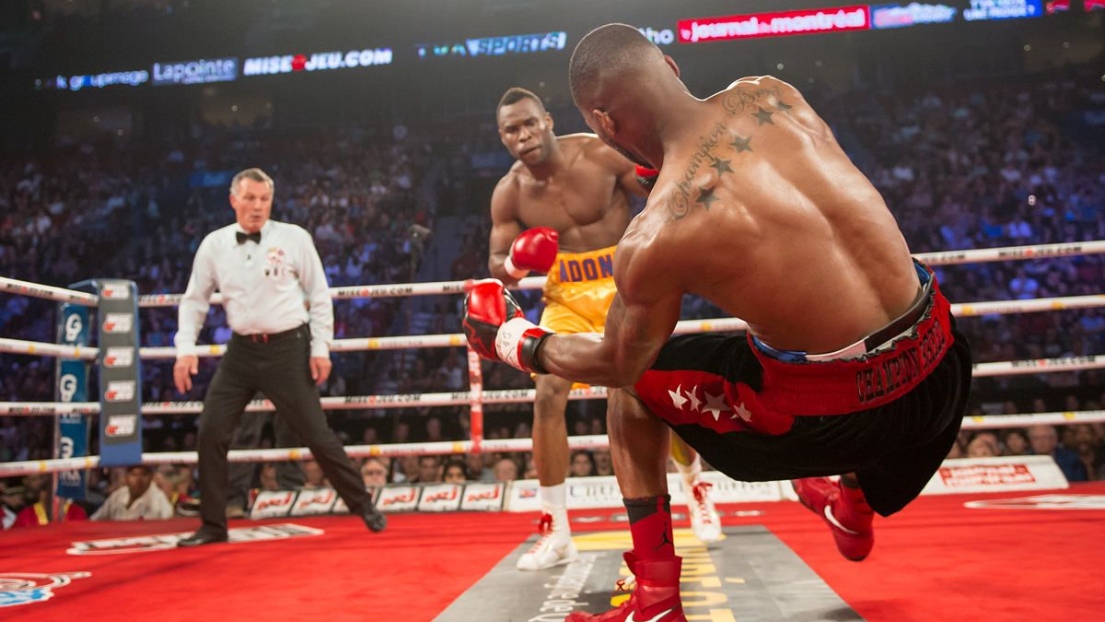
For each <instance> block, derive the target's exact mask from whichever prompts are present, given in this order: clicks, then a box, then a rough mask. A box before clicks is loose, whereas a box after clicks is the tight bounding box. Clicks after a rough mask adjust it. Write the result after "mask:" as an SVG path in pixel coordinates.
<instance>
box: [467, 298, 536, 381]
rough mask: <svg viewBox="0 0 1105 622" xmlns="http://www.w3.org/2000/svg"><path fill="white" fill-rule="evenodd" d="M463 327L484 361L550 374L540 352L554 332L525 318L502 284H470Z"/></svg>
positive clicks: (470, 342) (469, 341)
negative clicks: (540, 358)
mask: <svg viewBox="0 0 1105 622" xmlns="http://www.w3.org/2000/svg"><path fill="white" fill-rule="evenodd" d="M461 324H462V325H463V326H464V334H465V335H466V336H467V338H468V343H469V344H470V345H471V346H472V349H473V350H475V351H476V354H479V355H480V356H482V357H483V358H485V359H489V360H492V361H503V362H505V363H509V364H510V365H513V366H514V367H516V368H518V369H520V370H522V371H527V372H531V373H538V374H544V373H547V372H546V371H545V369H544V367H542V366H541V364H540V363H538V362H537V351H538V350H539V349H540V347H541V343H542V342H543V341H544V339H545V337H547V336H549V335H551V334H552V333H550V332H549V331H546V330H544V329H542V328H541V327H539V326H537V325H535V324H533V323H532V322H530V321H528V320H526V319H525V317H524V316H523V314H522V309H521V308H520V307H519V306H518V302H517V301H516V300H514V296H511V295H510V292H509V291H507V290H506V288H505V287H503V283H502V281H500V280H498V279H483V280H480V281H473V282H472V283H471V284H469V286H468V295H467V296H465V297H464V320H463V321H462V322H461Z"/></svg>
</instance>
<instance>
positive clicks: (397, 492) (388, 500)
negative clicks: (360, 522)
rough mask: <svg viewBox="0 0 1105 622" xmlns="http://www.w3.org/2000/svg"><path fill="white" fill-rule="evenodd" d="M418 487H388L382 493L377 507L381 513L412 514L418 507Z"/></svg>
mask: <svg viewBox="0 0 1105 622" xmlns="http://www.w3.org/2000/svg"><path fill="white" fill-rule="evenodd" d="M418 492H419V490H418V487H417V486H388V487H387V488H384V489H383V490H381V491H380V497H379V498H378V499H377V501H376V507H377V508H378V509H379V510H380V511H381V512H410V511H412V510H414V509H415V508H417V507H418Z"/></svg>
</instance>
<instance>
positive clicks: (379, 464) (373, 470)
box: [361, 456, 388, 488]
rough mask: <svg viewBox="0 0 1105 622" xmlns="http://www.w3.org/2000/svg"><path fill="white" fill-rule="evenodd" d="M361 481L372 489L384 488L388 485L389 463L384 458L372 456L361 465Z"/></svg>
mask: <svg viewBox="0 0 1105 622" xmlns="http://www.w3.org/2000/svg"><path fill="white" fill-rule="evenodd" d="M361 479H362V480H364V485H365V486H368V487H371V488H383V487H384V486H386V485H387V483H388V463H387V462H385V461H384V459H383V458H377V457H374V456H370V457H368V458H365V461H364V462H363V463H362V464H361Z"/></svg>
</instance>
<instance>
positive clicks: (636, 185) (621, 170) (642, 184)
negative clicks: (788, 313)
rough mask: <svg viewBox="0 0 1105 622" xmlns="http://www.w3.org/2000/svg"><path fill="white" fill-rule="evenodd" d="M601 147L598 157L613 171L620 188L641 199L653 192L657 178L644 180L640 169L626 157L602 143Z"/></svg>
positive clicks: (645, 178)
mask: <svg viewBox="0 0 1105 622" xmlns="http://www.w3.org/2000/svg"><path fill="white" fill-rule="evenodd" d="M599 145H601V147H600V148H599V151H598V154H597V156H596V157H598V158H599V159H601V160H602V162H603V164H604V166H606V167H607V168H609V169H610V170H611V171H613V173H614V175H615V177H616V178H617V183H618V187H619V188H621V189H622V190H623V191H625V192H627V193H629V194H632V195H636V196H639V197H647V196H648V195H649V193H651V192H652V183H655V181H656V180H655V178H652V179H651V180H650V179H648V176H645V177H643V178H642V176H641V175H640V174H639V171H638V167H637V166H636V165H634V164H633V163H632V162H630V161H629V160H627V159H625V156H623V155H622V154H620V153H618V152H617V151H614V150H613V149H611V148H610V147H608V146H606V145H603V144H602V143H601V141H600V142H599ZM650 182H652V183H650Z"/></svg>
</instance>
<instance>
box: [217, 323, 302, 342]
mask: <svg viewBox="0 0 1105 622" xmlns="http://www.w3.org/2000/svg"><path fill="white" fill-rule="evenodd" d="M306 327H307V325H306V324H300V325H299V326H296V327H295V328H291V329H288V330H286V331H283V332H279V333H251V334H249V335H243V334H242V333H234V337H233V338H234V339H236V340H238V341H247V342H249V343H273V342H274V341H281V340H283V339H288V338H290V337H295V336H296V335H297V334H299V332H300V331H301V330H303V329H304V328H306Z"/></svg>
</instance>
